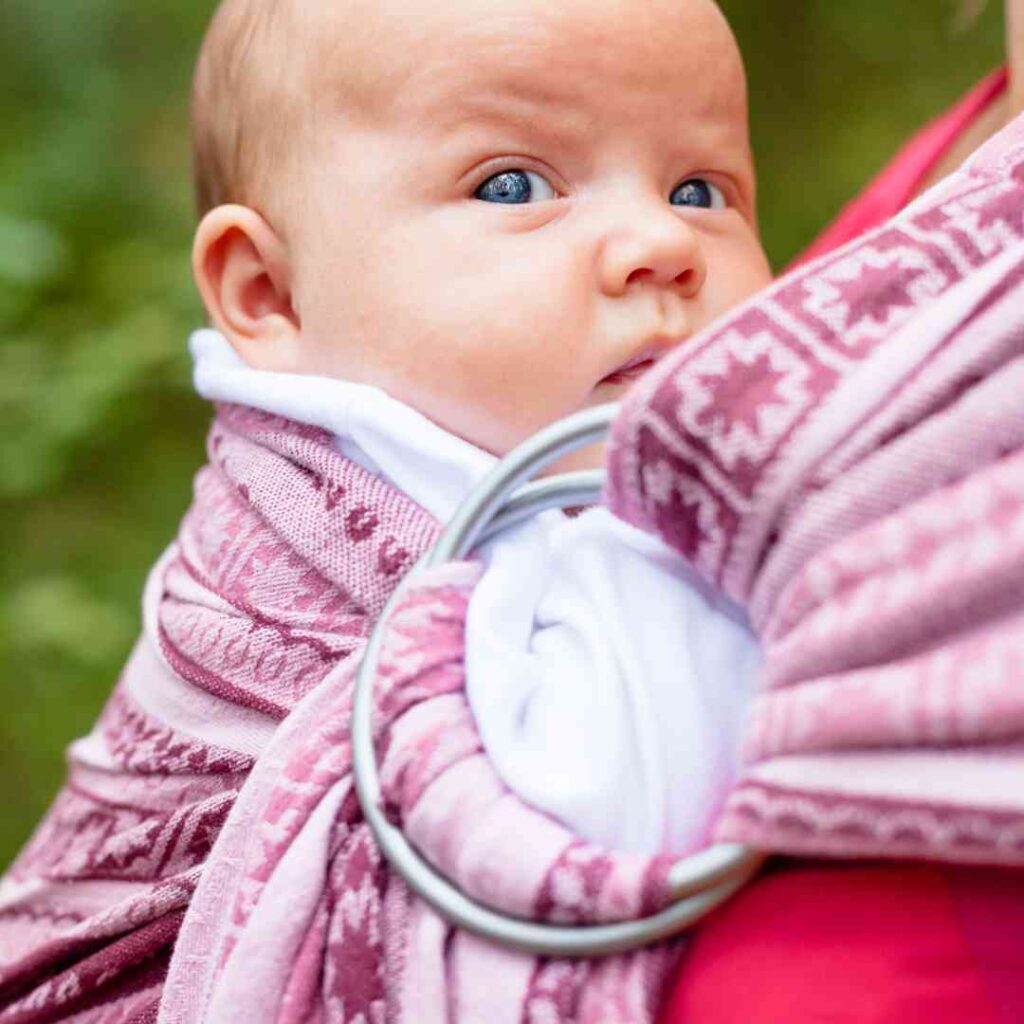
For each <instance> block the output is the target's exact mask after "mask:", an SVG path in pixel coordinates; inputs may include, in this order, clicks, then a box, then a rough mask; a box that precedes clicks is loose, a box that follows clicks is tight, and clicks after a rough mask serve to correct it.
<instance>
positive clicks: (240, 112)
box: [192, 0, 309, 216]
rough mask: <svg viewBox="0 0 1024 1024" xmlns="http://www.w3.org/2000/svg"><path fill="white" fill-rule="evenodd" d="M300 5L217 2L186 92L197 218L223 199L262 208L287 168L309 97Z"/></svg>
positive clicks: (286, 0)
mask: <svg viewBox="0 0 1024 1024" xmlns="http://www.w3.org/2000/svg"><path fill="white" fill-rule="evenodd" d="M300 2H301V0H222V3H221V4H220V5H219V6H218V8H217V10H216V12H215V13H214V16H213V19H212V21H211V22H210V27H209V29H208V30H207V33H206V38H205V39H204V41H203V45H202V49H201V50H200V54H199V61H198V64H197V67H196V73H195V79H194V83H193V90H192V151H193V169H194V177H195V191H196V204H197V207H198V212H199V215H200V216H202V215H203V214H205V213H206V212H207V211H209V210H212V209H213V208H214V207H216V206H220V205H222V204H224V203H242V204H244V205H247V206H253V207H256V208H263V207H264V206H265V205H266V204H267V203H268V202H269V192H270V189H271V185H272V183H274V182H275V181H277V180H279V179H280V178H281V176H282V174H283V172H284V170H285V169H286V166H287V162H288V154H289V152H290V151H291V150H292V148H293V147H294V145H295V143H296V136H297V134H298V133H299V131H300V128H301V125H302V124H304V123H305V107H306V103H308V101H309V93H308V91H307V89H306V79H307V75H306V68H307V67H308V55H307V52H306V45H305V43H306V33H305V32H304V30H303V25H302V22H303V20H304V19H303V18H302V17H300V12H299V11H298V10H297V7H298V5H299V3H300ZM304 100H305V103H304Z"/></svg>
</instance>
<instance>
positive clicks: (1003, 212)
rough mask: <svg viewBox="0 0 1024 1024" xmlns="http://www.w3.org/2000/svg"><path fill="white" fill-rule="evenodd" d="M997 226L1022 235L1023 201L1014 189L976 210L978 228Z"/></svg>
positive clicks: (1023, 227)
mask: <svg viewBox="0 0 1024 1024" xmlns="http://www.w3.org/2000/svg"><path fill="white" fill-rule="evenodd" d="M997 226H1003V227H1006V228H1009V230H1010V231H1011V232H1012V233H1013V234H1014V235H1024V203H1022V202H1021V201H1020V195H1019V193H1018V192H1017V191H1016V190H1014V191H1013V192H1011V193H1009V194H1008V195H1005V196H1002V197H1001V198H1000V199H998V200H995V201H993V202H991V203H987V204H986V205H985V206H983V207H981V209H980V210H979V211H978V228H979V230H981V231H987V230H989V229H990V228H993V227H997Z"/></svg>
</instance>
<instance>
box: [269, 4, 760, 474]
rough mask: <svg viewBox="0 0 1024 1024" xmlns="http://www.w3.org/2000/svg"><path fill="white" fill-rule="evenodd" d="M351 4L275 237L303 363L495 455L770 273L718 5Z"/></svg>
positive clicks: (589, 399)
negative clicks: (335, 64) (290, 208)
mask: <svg viewBox="0 0 1024 1024" xmlns="http://www.w3.org/2000/svg"><path fill="white" fill-rule="evenodd" d="M346 6H348V5H346ZM357 6H366V8H367V11H366V17H365V18H363V17H360V18H351V19H346V23H345V25H342V26H340V29H339V30H340V31H341V32H343V33H345V38H344V40H342V41H341V43H340V45H339V48H338V51H339V58H338V59H339V63H342V62H343V63H344V65H345V69H346V70H345V77H346V79H351V80H352V81H355V82H358V83H360V84H359V85H358V86H351V85H350V86H349V87H348V92H347V97H348V98H347V100H345V101H341V102H339V103H337V104H336V105H335V107H334V112H333V113H330V114H328V115H326V116H325V117H324V118H323V120H322V121H321V122H320V123H318V125H317V128H316V131H315V141H314V142H313V143H312V149H311V151H310V153H309V155H308V159H303V160H302V161H301V164H302V167H301V170H300V171H299V172H298V174H299V180H298V182H297V189H298V192H297V195H298V197H299V199H300V202H299V204H298V208H297V209H296V212H295V213H294V215H293V217H292V219H291V221H290V223H289V224H288V225H287V226H286V231H285V232H283V234H284V235H285V237H286V239H287V245H288V249H289V253H290V259H291V263H292V289H293V302H294V306H295V310H296V314H297V317H298V321H299V323H300V325H301V346H300V359H301V363H302V365H301V366H299V367H298V369H299V370H301V371H303V372H311V373H321V374H327V375H330V376H335V377H340V378H344V379H347V380H352V381H359V382H365V383H371V384H375V385H378V386H380V387H382V388H384V389H385V390H386V391H387V392H389V393H390V394H391V395H393V396H394V397H396V398H398V399H401V400H403V401H405V402H406V403H408V404H409V405H411V406H413V407H415V408H417V409H418V410H420V411H421V412H423V413H424V414H426V415H427V416H428V417H430V418H431V419H433V420H434V421H436V422H437V423H439V424H441V425H442V426H443V427H445V428H447V429H448V430H450V431H451V432H453V433H455V434H457V435H460V436H462V437H464V438H466V439H468V440H470V441H473V442H474V443H476V444H477V445H479V446H481V447H483V448H485V449H487V450H489V451H492V452H494V453H499V454H500V453H504V452H506V451H508V450H509V449H510V448H511V447H513V446H514V445H515V444H517V443H518V442H520V441H521V440H523V439H524V438H526V437H528V436H529V435H530V434H532V433H534V432H535V431H537V430H538V429H539V428H541V427H543V426H544V425H546V424H548V423H550V422H552V421H553V420H555V419H558V418H559V417H561V416H564V415H567V414H569V413H571V412H574V411H576V410H579V409H581V408H584V407H587V406H591V405H595V404H599V403H603V402H608V401H612V400H615V399H617V398H618V397H619V396H620V395H621V394H622V392H623V391H624V389H625V388H626V387H627V386H628V384H629V383H630V382H631V380H633V379H634V378H635V377H636V376H638V375H639V374H640V373H641V372H643V370H644V369H646V368H647V367H648V366H649V365H650V364H651V362H652V361H654V360H656V359H657V358H658V357H659V356H661V355H662V354H664V353H665V352H666V351H667V350H668V349H669V348H671V347H672V346H674V345H677V344H680V343H685V341H686V339H687V338H688V337H690V336H691V335H693V334H694V333H695V332H697V331H699V330H700V329H701V328H702V327H704V326H705V325H706V324H708V323H709V322H710V321H711V320H713V319H714V318H715V317H717V316H718V315H719V314H721V313H723V312H724V311H725V310H727V309H729V308H730V307H731V306H734V305H735V304H736V303H738V302H739V301H740V300H742V299H744V298H745V297H747V296H748V295H750V294H751V293H753V292H754V291H756V290H757V289H759V288H760V287H762V286H763V285H765V284H766V283H767V282H768V280H769V269H768V265H767V262H766V260H765V257H764V255H763V252H762V250H761V247H760V244H759V240H758V232H757V227H756V222H755V209H754V206H755V204H754V174H753V168H752V161H751V156H750V149H749V144H748V138H747V123H746V96H745V84H744V78H743V71H742V66H741V63H740V58H739V55H738V53H737V52H736V49H735V46H734V44H733V40H732V36H731V34H730V33H729V31H728V29H727V28H726V26H725V24H724V22H723V21H722V19H721V16H720V15H719V13H718V11H717V9H716V8H715V7H714V6H713V4H712V3H711V2H710V0H486V2H484V3H481V2H480V0H443V2H439V3H438V2H435V3H409V2H408V0H404V2H403V0H383V2H374V3H373V4H370V3H366V4H365V5H357ZM371 8H372V11H371ZM371 54H372V55H373V56H370V55H371ZM353 90H355V92H356V95H354V96H353V95H352V92H353Z"/></svg>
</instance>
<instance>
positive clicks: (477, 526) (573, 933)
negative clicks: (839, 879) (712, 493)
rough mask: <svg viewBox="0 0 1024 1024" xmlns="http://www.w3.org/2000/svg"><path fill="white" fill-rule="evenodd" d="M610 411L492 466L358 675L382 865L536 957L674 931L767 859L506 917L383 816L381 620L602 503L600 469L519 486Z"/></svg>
mask: <svg viewBox="0 0 1024 1024" xmlns="http://www.w3.org/2000/svg"><path fill="white" fill-rule="evenodd" d="M617 409H618V407H617V406H616V405H604V406H599V407H597V408H594V409H588V410H586V411H585V412H581V413H577V414H576V415H575V416H570V417H569V418H567V419H565V420H562V421H560V422H558V423H555V424H552V425H551V426H550V427H548V428H547V429H545V430H543V431H541V432H540V433H539V434H537V435H535V436H534V437H532V438H530V439H529V440H528V441H526V442H525V443H523V444H522V445H520V446H519V447H518V448H516V449H515V451H513V452H511V453H510V454H509V455H507V456H506V457H505V458H504V459H502V460H501V461H500V462H499V463H498V465H497V466H495V468H494V469H493V470H492V471H491V472H490V473H489V474H488V475H487V476H486V477H485V478H484V479H483V480H482V481H481V483H480V484H479V485H478V486H477V487H476V488H475V489H474V490H473V491H472V493H471V494H470V495H469V496H468V497H467V498H466V500H465V501H464V502H463V503H462V505H461V506H460V507H459V509H458V511H457V512H456V514H455V516H454V517H453V519H452V521H451V523H450V524H449V525H448V527H447V528H446V529H445V530H444V532H443V533H442V535H441V536H440V537H439V538H438V540H437V541H436V542H435V544H434V545H433V547H432V548H431V549H430V550H429V551H428V552H427V553H426V554H425V555H424V556H423V558H422V559H420V561H419V562H418V563H417V565H416V566H415V567H414V568H413V569H412V570H411V571H410V572H409V573H408V574H407V575H406V576H405V578H404V579H403V580H402V582H401V583H400V584H399V586H398V588H397V589H396V590H395V592H394V594H393V595H392V596H391V599H390V601H389V602H388V604H387V606H386V607H385V608H384V611H383V613H382V614H381V617H380V620H379V621H378V623H377V626H376V628H375V629H374V631H373V634H372V636H371V637H370V640H369V643H368V644H367V647H366V652H365V654H364V655H363V662H362V665H361V667H360V670H359V675H358V677H357V679H356V689H355V699H354V707H353V713H352V761H353V764H352V770H353V774H354V776H355V785H356V793H357V795H358V797H359V802H360V804H361V806H362V810H363V814H364V816H365V818H366V822H367V824H368V825H369V826H370V829H371V831H372V832H373V835H374V838H375V839H376V841H377V844H378V845H379V847H380V849H381V852H382V853H383V854H384V856H385V857H386V859H387V861H388V863H389V864H390V865H391V867H392V868H393V869H394V871H395V872H397V874H398V875H400V876H401V877H402V878H403V879H404V880H405V881H406V883H407V884H408V885H409V887H410V888H411V889H412V890H413V891H414V892H415V893H416V894H417V895H418V896H420V898H422V899H423V900H424V901H425V902H426V903H427V904H429V905H430V906H431V907H432V908H433V909H434V910H435V911H437V913H438V914H440V915H441V916H442V917H443V918H445V919H446V920H447V921H448V922H449V923H451V924H453V925H456V926H457V927H459V928H464V929H465V930H466V931H470V932H473V933H474V934H476V935H480V936H482V937H483V938H485V939H488V940H490V941H491V942H494V943H497V944H498V945H501V946H505V947H508V948H511V949H516V950H520V951H523V952H526V953H530V954H534V955H537V956H546V957H598V956H608V955H610V954H612V953H621V952H626V951H628V950H632V949H637V948H639V947H641V946H646V945H649V944H651V943H654V942H657V941H659V940H661V939H665V938H668V937H670V936H672V935H675V934H676V933H678V932H680V931H682V930H684V929H685V928H687V927H688V926H689V925H691V924H693V923H694V922H695V921H697V920H699V919H700V918H701V917H703V916H704V915H705V914H707V913H708V912H709V911H710V910H712V909H713V908H714V907H716V906H718V905H719V904H720V903H722V902H724V901H725V900H727V899H728V898H729V897H730V896H731V895H732V894H733V893H734V892H736V890H737V889H739V888H740V887H741V886H742V885H743V884H744V883H745V882H746V881H748V880H749V879H750V878H751V877H752V876H753V875H754V874H755V873H756V872H757V870H758V869H759V868H760V866H761V864H762V863H763V862H764V859H765V856H766V855H765V854H764V853H763V852H762V851H760V850H756V849H754V848H752V847H749V846H744V845H741V844H737V843H718V844H715V845H713V846H710V847H708V848H707V849H704V850H701V851H699V852H698V853H695V854H692V855H690V856H688V857H684V858H682V859H680V860H679V861H677V862H676V864H675V865H673V867H672V868H671V869H670V872H669V879H668V880H669V890H670V893H671V899H672V902H671V903H670V904H669V906H667V907H665V909H663V910H660V911H658V912H657V913H655V914H651V915H649V916H647V917H642V918H638V919H636V920H632V921H621V922H615V923H612V924H599V925H578V926H574V925H549V924H542V923H539V922H537V921H530V920H525V919H523V918H518V917H513V916H512V915H510V914H507V913H503V912H501V911H498V910H495V909H494V908H492V907H489V906H487V905H485V904H483V903H481V902H479V901H477V900H475V899H473V898H471V897H469V896H467V895H466V893H464V892H463V891H462V890H461V889H459V888H458V887H457V886H455V885H454V884H453V883H452V882H450V881H449V880H448V879H447V878H445V877H444V876H443V875H442V874H440V873H439V872H438V871H436V870H435V869H434V868H433V867H432V866H431V865H430V864H428V863H427V861H425V860H424V859H423V857H422V856H421V855H420V854H419V853H418V852H417V850H416V849H415V848H414V847H413V845H412V844H411V843H410V842H409V840H408V839H406V837H405V835H404V834H403V833H402V831H401V830H400V829H398V828H396V827H395V826H394V825H393V824H391V822H390V821H388V820H387V818H386V817H385V816H384V813H383V810H382V801H381V791H380V779H379V776H378V773H377V761H376V751H375V750H374V743H373V686H374V682H375V679H376V676H377V666H378V661H379V657H380V644H381V637H382V635H383V632H384V630H383V626H382V624H383V623H384V622H385V621H387V618H388V616H389V614H390V613H391V611H392V610H393V608H394V607H395V605H396V604H397V603H398V601H400V600H401V597H402V594H404V593H405V590H406V588H407V587H408V586H410V585H411V583H413V582H414V581H415V580H416V579H417V577H418V576H419V575H420V574H421V573H422V572H423V571H424V570H426V569H428V568H432V567H433V566H437V565H442V564H444V563H446V562H451V561H457V560H460V559H462V558H465V557H466V555H468V554H469V553H470V552H471V551H472V550H473V549H474V548H475V547H476V546H477V544H478V543H480V542H482V541H484V540H486V539H487V538H489V537H492V536H494V535H495V534H496V533H499V532H500V531H501V530H503V529H507V528H508V527H509V526H511V525H513V524H514V523H516V522H520V521H522V520H523V519H526V518H528V517H529V516H531V515H534V514H536V513H537V512H540V511H543V510H545V509H550V508H566V507H570V506H573V505H589V504H594V503H596V502H597V501H599V500H600V497H601V493H602V490H603V486H604V478H605V474H604V472H603V471H601V470H594V471H586V472H577V473H567V474H563V475H562V476H556V477H550V478H547V479H543V480H540V481H535V482H533V483H528V484H527V483H525V482H526V481H527V480H528V479H529V478H530V477H531V476H533V475H534V474H535V473H537V472H539V471H540V470H542V469H544V467H546V466H548V465H550V464H551V463H552V462H554V461H556V460H557V459H559V458H561V457H562V456H563V455H565V454H567V453H568V452H571V451H574V450H575V449H577V448H580V447H582V446H584V445H586V444H589V443H591V442H594V441H599V440H601V439H602V438H603V437H605V436H607V433H608V430H609V428H610V426H611V423H612V421H613V420H614V418H615V414H616V412H617ZM524 484H525V486H523V485H524Z"/></svg>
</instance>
